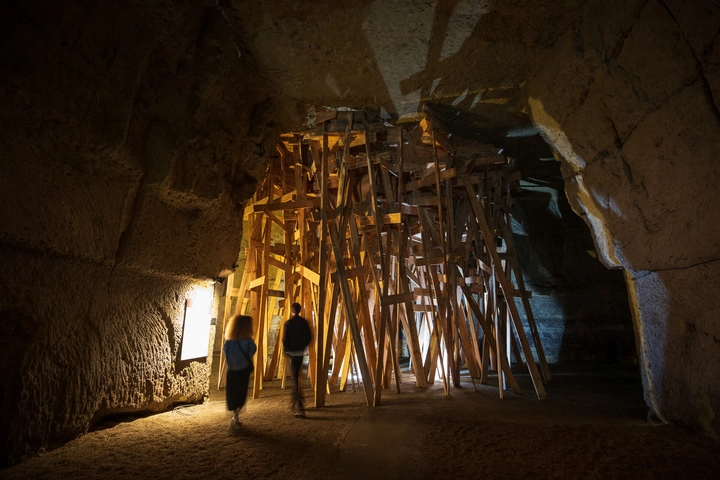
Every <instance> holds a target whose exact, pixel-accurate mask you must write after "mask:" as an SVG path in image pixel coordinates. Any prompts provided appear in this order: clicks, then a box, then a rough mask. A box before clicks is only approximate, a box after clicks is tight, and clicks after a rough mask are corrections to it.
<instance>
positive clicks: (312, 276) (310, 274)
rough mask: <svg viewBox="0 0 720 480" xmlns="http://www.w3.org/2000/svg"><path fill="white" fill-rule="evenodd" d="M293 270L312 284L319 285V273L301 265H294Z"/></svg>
mask: <svg viewBox="0 0 720 480" xmlns="http://www.w3.org/2000/svg"><path fill="white" fill-rule="evenodd" d="M295 271H296V272H298V273H299V274H300V275H302V276H303V278H306V279H307V280H309V281H310V282H311V283H312V284H314V285H320V274H319V273H317V272H314V271H312V270H310V268H308V267H305V266H303V265H295Z"/></svg>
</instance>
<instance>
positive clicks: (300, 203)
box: [253, 197, 320, 213]
mask: <svg viewBox="0 0 720 480" xmlns="http://www.w3.org/2000/svg"><path fill="white" fill-rule="evenodd" d="M319 207H320V198H319V197H308V198H306V199H304V200H295V201H288V202H273V203H268V204H265V205H253V212H255V213H259V212H264V211H265V210H270V211H273V212H274V211H278V210H298V209H302V208H319Z"/></svg>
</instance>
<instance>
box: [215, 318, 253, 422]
mask: <svg viewBox="0 0 720 480" xmlns="http://www.w3.org/2000/svg"><path fill="white" fill-rule="evenodd" d="M252 333H253V332H252V317H249V316H247V315H233V316H232V317H230V321H228V324H227V327H226V328H225V345H224V346H223V351H224V352H225V360H226V361H227V365H228V372H227V384H226V387H225V398H226V400H227V408H228V410H232V412H233V417H232V419H231V420H230V427H229V431H230V432H231V433H234V432H236V431H237V430H238V428H240V422H239V421H238V414H239V413H240V409H241V408H242V407H243V406H244V405H245V400H246V399H247V393H248V383H249V380H250V372H251V371H252V370H253V366H254V364H253V361H252V357H253V355H255V352H256V351H257V346H256V345H255V342H254V341H253V339H252Z"/></svg>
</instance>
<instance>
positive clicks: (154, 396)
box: [0, 0, 720, 464]
mask: <svg viewBox="0 0 720 480" xmlns="http://www.w3.org/2000/svg"><path fill="white" fill-rule="evenodd" d="M5 10H6V12H5V14H4V15H3V16H2V18H1V19H0V31H1V32H2V34H0V35H1V38H2V47H1V48H0V69H1V70H0V71H1V75H0V78H1V79H0V85H1V88H0V104H1V105H2V109H1V112H0V122H2V125H1V126H0V145H2V151H3V153H2V155H3V157H2V158H3V159H2V164H3V167H4V168H3V175H1V176H0V195H2V208H0V283H1V284H2V289H0V319H1V320H0V331H1V332H2V333H1V335H0V358H1V360H2V361H1V363H0V383H1V384H2V385H3V387H2V388H3V390H2V412H1V415H0V444H1V445H2V446H3V448H2V452H3V453H2V458H0V460H1V461H2V463H3V464H8V463H15V462H17V461H19V460H20V459H22V458H24V457H25V456H27V455H32V454H33V453H34V452H37V451H39V450H41V449H44V448H48V447H52V446H57V445H61V444H63V443H64V442H67V441H68V440H70V439H73V438H75V437H76V436H78V435H82V434H83V433H85V432H87V431H88V430H89V429H90V428H91V427H92V426H93V425H96V424H97V423H98V422H99V421H101V420H102V419H103V418H107V417H109V416H113V415H118V414H125V413H128V412H161V411H164V410H166V409H167V408H168V407H170V406H172V405H175V404H177V403H179V402H189V403H199V402H203V401H204V400H205V399H206V398H207V396H208V392H209V389H210V383H209V378H210V374H211V372H212V371H213V369H215V371H216V372H217V370H218V368H219V367H220V365H219V364H218V363H215V364H214V363H213V358H214V357H215V355H214V352H217V351H219V350H220V346H221V342H222V339H221V334H220V332H221V326H222V324H223V321H224V318H225V317H226V316H227V314H228V313H229V312H230V311H231V310H232V309H234V308H237V305H236V304H233V303H232V302H233V300H232V297H233V295H232V289H231V288H229V287H232V288H238V289H241V287H242V279H241V278H242V273H243V271H245V270H246V269H247V266H246V263H245V260H246V257H245V254H244V252H245V250H246V249H247V248H248V246H249V240H248V238H249V237H248V235H249V232H248V231H247V230H248V229H247V228H245V229H244V227H243V223H244V220H243V219H244V216H245V211H246V208H247V207H248V205H249V203H248V202H249V201H251V199H252V197H253V195H254V194H255V192H256V189H257V187H258V185H259V184H260V183H261V182H262V179H263V178H264V177H265V175H266V170H267V166H268V164H269V162H270V157H271V156H272V155H274V154H275V152H276V151H277V145H278V141H280V139H281V138H282V137H283V135H284V134H286V133H287V132H300V131H304V130H305V129H307V121H308V107H309V106H311V105H320V106H323V107H324V108H326V109H327V110H328V111H337V110H338V109H340V110H342V109H343V108H344V109H348V108H349V109H352V110H354V111H355V112H373V114H372V116H373V117H374V118H375V119H377V121H379V122H381V123H385V124H387V125H390V126H398V125H406V126H408V125H415V124H417V123H419V122H421V121H423V119H425V118H428V117H432V118H433V119H434V121H435V122H436V123H437V124H438V125H442V129H443V130H444V131H445V132H449V133H450V137H449V138H453V139H465V140H466V141H468V142H475V143H477V144H483V145H492V146H493V148H495V149H497V151H498V152H502V153H501V155H502V156H503V158H504V159H505V161H507V162H509V163H510V162H511V163H512V165H513V166H514V167H516V168H517V169H518V171H519V172H520V174H519V175H520V176H519V178H518V179H517V182H516V188H515V191H514V192H513V199H514V203H513V204H512V207H511V212H510V213H512V215H511V221H510V226H511V229H512V233H513V238H514V242H515V246H516V254H517V259H518V261H519V264H520V266H521V269H522V279H523V280H524V283H525V284H526V287H527V290H528V291H531V292H532V297H531V298H530V302H531V305H532V310H533V312H534V317H535V319H536V321H537V324H538V330H539V334H540V337H541V339H542V343H543V346H544V350H545V357H546V358H547V361H548V363H549V364H550V365H551V370H552V368H558V369H562V368H563V367H565V366H567V367H569V366H578V365H580V366H581V368H588V369H590V368H597V367H603V368H607V367H612V368H627V369H629V370H632V371H634V372H636V374H637V377H638V382H641V383H642V387H643V392H644V399H645V403H646V404H647V408H648V411H649V412H650V414H651V416H652V417H653V418H655V419H657V420H658V421H660V422H664V423H674V424H678V425H684V426H688V427H690V428H692V429H694V430H696V431H698V432H702V434H704V435H708V436H710V437H712V438H717V437H718V434H720V416H718V413H717V412H719V411H720V322H718V316H719V315H720V300H718V296H717V295H716V294H715V292H716V291H717V289H718V288H720V259H718V252H720V231H718V229H719V228H720V227H718V226H719V225H720V195H718V194H717V192H716V190H715V189H716V186H717V184H718V182H719V181H720V163H718V162H717V156H718V153H719V152H720V141H719V140H718V139H720V30H719V29H718V25H720V5H719V4H718V3H717V2H707V1H703V0H690V1H681V0H632V1H630V2H624V3H622V5H616V4H615V3H613V2H603V1H599V0H591V1H587V2H584V1H579V0H562V1H558V2H546V1H544V0H517V1H514V2H509V3H508V2H501V1H499V0H485V1H470V0H438V1H437V2H419V1H415V0H398V1H392V2H385V1H380V0H374V1H373V0H362V1H359V2H346V1H340V2H331V1H325V0H318V1H316V2H299V1H298V2H273V1H261V2H256V4H253V5H249V4H248V2H244V1H242V0H218V1H210V0H207V1H199V2H181V1H177V2H176V1H169V2H151V3H145V2H136V1H133V0H124V1H119V2H106V1H99V2H83V1H69V2H47V1H43V0H28V1H22V2H20V1H11V2H10V4H9V5H8V6H7V7H6V8H5ZM338 115H340V113H338ZM433 145H434V144H433ZM508 159H510V160H508ZM436 193H437V192H436ZM251 203H252V202H251ZM374 207H375V208H377V207H378V204H377V203H375V205H374ZM371 210H372V208H371ZM243 236H245V237H243ZM243 238H245V239H244V240H242V239H243ZM318 268H319V267H318ZM227 279H230V281H227ZM211 297H212V298H213V300H212V301H211V300H209V299H210V298H211ZM305 301H306V303H307V300H305ZM235 302H236V303H237V300H235ZM198 305H204V306H202V310H203V311H204V312H205V313H207V310H208V309H210V313H209V314H208V315H207V318H208V321H210V320H209V319H210V318H214V319H216V320H215V321H214V323H213V322H212V321H210V322H211V323H209V324H207V327H208V328H206V331H207V335H208V338H207V349H206V350H205V351H204V353H205V355H204V356H203V355H202V353H201V356H200V357H196V356H195V355H196V354H194V353H186V354H183V344H184V342H183V340H184V334H183V332H184V330H187V329H185V328H184V327H185V326H186V320H187V318H188V314H187V312H188V308H190V309H191V310H192V308H193V307H197V306H198ZM203 318H205V317H203ZM212 325H215V327H216V328H214V329H213V328H209V327H212ZM187 335H188V336H190V335H191V334H189V333H188V334H187ZM201 350H202V347H201ZM443 378H444V377H443ZM551 385H552V384H551V382H548V394H549V395H552V387H551Z"/></svg>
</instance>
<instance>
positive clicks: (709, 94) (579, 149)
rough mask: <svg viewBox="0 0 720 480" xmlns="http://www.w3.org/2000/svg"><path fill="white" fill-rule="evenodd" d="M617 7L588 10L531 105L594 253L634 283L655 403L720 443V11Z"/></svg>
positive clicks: (700, 6) (557, 52)
mask: <svg viewBox="0 0 720 480" xmlns="http://www.w3.org/2000/svg"><path fill="white" fill-rule="evenodd" d="M616 7H617V6H615V5H612V4H603V3H600V2H593V3H592V4H591V6H590V7H589V8H588V10H587V11H586V14H585V17H584V19H583V21H582V22H581V24H580V25H579V26H578V27H577V28H576V29H575V30H573V31H568V32H566V33H565V36H564V37H563V38H562V39H561V40H560V41H559V42H558V44H557V46H556V47H555V49H554V51H553V52H552V53H550V54H549V55H548V57H547V58H548V60H547V62H546V64H545V66H544V67H543V68H542V69H540V70H539V72H538V74H537V75H536V76H535V77H534V78H532V79H531V81H530V82H529V85H528V94H529V95H528V105H529V108H530V112H531V115H532V117H533V120H534V122H535V124H536V126H537V127H538V129H539V130H540V131H541V133H542V134H543V136H544V137H545V138H546V140H547V141H548V143H550V144H551V145H552V146H553V148H554V149H555V152H556V155H557V156H558V158H560V159H561V160H562V161H563V173H564V176H565V180H566V191H567V193H568V196H569V198H570V200H571V204H572V205H573V208H574V209H575V211H576V212H577V213H578V214H580V215H581V216H583V217H584V218H585V219H586V221H587V222H588V224H589V225H590V226H591V228H592V229H593V233H594V236H595V240H596V245H597V247H598V252H599V253H600V254H601V256H602V258H603V260H604V262H605V263H606V264H607V265H609V266H621V267H623V268H624V269H625V270H626V272H627V279H628V288H629V290H630V294H631V297H632V298H634V299H635V302H634V305H635V312H634V316H635V323H636V333H637V336H638V348H639V349H640V350H641V353H640V361H641V368H642V369H643V371H644V381H645V388H646V399H647V401H648V405H649V406H650V407H651V408H652V410H653V411H654V412H655V414H657V415H658V416H659V417H660V418H663V419H666V420H671V421H679V422H684V423H687V424H690V425H693V426H696V427H700V428H703V429H704V430H705V431H707V432H709V433H710V434H712V435H717V434H718V424H717V421H715V420H714V417H715V413H714V412H716V411H717V410H718V409H719V408H720V402H718V390H717V387H716V385H718V382H717V377H718V369H717V367H716V365H718V362H717V357H718V355H719V354H720V348H719V345H718V343H717V341H716V340H712V339H713V338H716V334H714V333H713V332H716V330H717V318H718V314H719V313H720V308H719V307H718V304H717V302H716V301H714V300H713V298H712V297H713V293H712V292H714V291H716V290H717V288H718V286H720V275H718V271H717V268H714V267H712V265H714V264H715V263H714V262H715V261H716V260H717V259H718V252H720V232H718V224H719V223H720V213H719V212H720V195H717V193H716V191H715V186H716V185H717V183H718V180H720V164H718V162H717V156H718V152H719V150H720V144H719V143H718V138H720V110H718V96H717V95H716V92H717V64H718V61H720V51H719V50H717V49H716V48H715V45H716V43H717V39H718V28H717V25H718V24H720V6H718V5H717V4H711V3H708V2H699V1H698V2H682V4H681V2H664V1H652V0H651V1H642V2H631V3H630V4H627V5H625V4H624V5H623V8H622V9H618V8H616ZM611 10H613V12H611ZM568 67H571V68H568ZM560 76H562V78H563V81H562V82H561V85H559V86H558V84H557V82H553V80H552V79H554V78H558V77H560ZM680 279H682V280H680ZM700 292H706V294H704V295H703V294H701V293H700ZM690 312H693V313H690ZM688 317H691V318H692V321H691V320H689V319H688ZM688 322H691V323H692V327H691V328H686V327H685V326H684V325H686V324H687V323H688ZM678 325H679V326H681V327H678V328H675V327H674V326H678ZM700 366H702V367H701V368H699V369H698V367H700Z"/></svg>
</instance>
